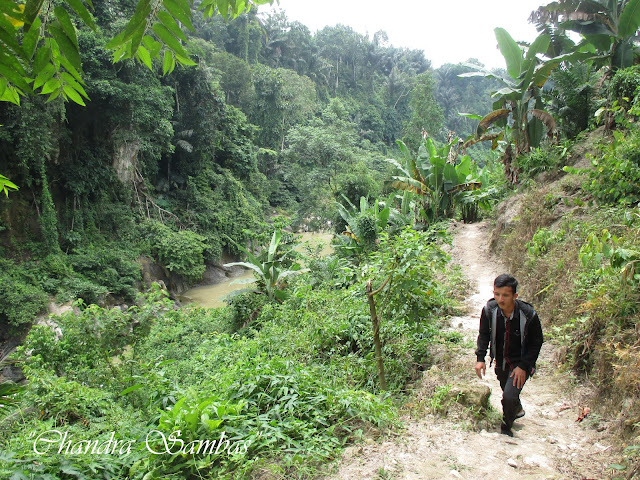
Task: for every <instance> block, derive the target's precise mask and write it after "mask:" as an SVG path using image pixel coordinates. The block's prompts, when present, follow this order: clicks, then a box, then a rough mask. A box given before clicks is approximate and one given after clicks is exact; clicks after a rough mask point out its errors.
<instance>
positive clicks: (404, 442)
mask: <svg viewBox="0 0 640 480" xmlns="http://www.w3.org/2000/svg"><path fill="white" fill-rule="evenodd" d="M454 232H455V233H454V245H453V252H452V256H453V259H454V262H456V263H458V264H459V265H461V267H462V269H463V272H464V275H465V277H466V278H467V280H468V281H469V283H470V286H469V290H468V292H467V296H466V300H465V302H466V305H467V307H468V308H467V312H468V315H466V316H461V317H454V318H452V319H451V327H450V328H451V329H454V330H457V331H459V332H461V333H462V334H463V335H464V337H465V341H466V343H467V344H466V345H464V347H463V348H459V349H458V350H456V351H455V353H454V354H451V353H449V354H448V355H449V356H448V357H447V358H446V362H445V365H447V367H443V366H442V365H443V363H442V358H440V361H439V362H438V363H439V364H440V367H433V368H432V369H431V370H429V371H428V372H425V374H424V377H423V379H422V382H420V383H419V384H418V385H416V397H417V400H416V402H419V401H420V396H421V393H420V392H421V389H422V390H424V389H425V385H428V384H429V383H430V382H432V383H433V381H434V378H435V379H437V380H438V381H440V382H444V383H452V384H456V385H477V386H479V387H480V389H481V390H482V386H487V387H489V388H490V389H491V395H490V399H489V400H490V402H491V404H492V406H493V407H494V408H495V409H496V410H497V411H499V412H501V411H502V410H501V405H500V399H501V396H502V392H501V390H500V386H499V384H498V381H497V379H496V378H495V374H494V373H493V369H489V368H487V376H486V377H485V378H484V379H482V380H481V379H479V378H477V376H476V374H475V371H474V370H473V367H474V364H475V355H474V354H473V350H474V347H472V346H470V343H469V342H470V341H472V342H473V343H474V344H475V339H476V336H477V328H478V318H479V313H480V310H481V309H482V306H483V305H484V304H485V303H486V301H487V300H488V299H489V298H491V297H492V296H493V295H492V291H493V279H494V278H495V277H496V276H497V275H499V274H500V273H504V271H506V270H505V269H504V267H503V266H502V265H500V264H499V262H498V261H497V260H496V259H495V258H492V257H491V255H490V253H489V249H488V239H489V236H490V234H491V231H490V228H489V226H488V224H486V223H484V222H483V223H478V224H471V225H465V224H457V225H456V227H455V228H454ZM524 300H526V299H524ZM542 321H543V328H544V319H542ZM553 353H554V346H553V345H552V343H551V341H550V339H549V337H548V336H547V338H546V341H545V344H544V346H543V349H542V352H541V355H540V358H539V360H538V372H537V373H536V375H535V376H534V377H533V378H532V379H530V380H529V381H527V384H526V386H525V388H524V390H523V393H522V397H521V399H522V404H523V406H524V408H525V410H526V416H525V417H524V418H522V419H519V420H517V421H516V424H515V425H514V437H513V438H511V437H508V436H505V435H501V434H500V433H499V415H497V414H496V415H495V416H496V422H494V423H492V424H491V426H488V427H487V428H486V429H483V430H481V431H476V429H473V428H471V427H470V426H469V422H466V423H465V422H464V421H462V422H461V421H460V417H459V416H457V415H455V413H453V414H450V415H449V414H448V415H445V416H443V415H438V414H430V413H424V414H423V415H418V414H416V411H417V410H416V409H415V408H408V409H407V410H408V411H409V412H411V413H407V414H406V415H405V417H404V418H403V421H404V424H405V429H404V430H403V431H401V432H399V433H398V434H397V435H396V436H393V435H390V436H387V437H385V438H383V439H380V440H378V441H373V440H369V441H368V442H365V443H362V444H359V445H355V446H353V447H350V448H349V449H347V450H346V451H345V454H344V455H343V458H342V460H341V461H340V463H339V465H338V467H337V472H336V473H335V474H334V475H332V476H331V477H329V478H330V479H331V480H339V479H340V480H341V479H345V480H347V479H349V480H352V479H376V480H378V479H422V480H426V479H447V478H452V479H453V478H457V479H468V480H489V479H491V480H508V479H577V480H581V479H604V478H610V475H609V472H611V470H608V468H607V467H608V465H609V464H611V463H614V456H613V455H614V452H613V450H614V446H613V439H612V438H611V434H610V433H609V432H608V428H607V424H606V423H604V422H603V420H602V419H601V418H598V417H597V415H594V414H591V415H589V416H587V417H586V418H585V419H584V421H582V422H577V421H576V420H577V418H578V416H579V413H580V412H581V411H583V409H584V407H588V403H586V400H585V399H586V398H588V396H587V393H588V391H587V389H586V387H578V386H576V385H573V384H572V381H571V378H570V376H569V374H568V373H562V372H561V371H559V369H558V368H557V366H556V365H555V363H554V361H553ZM485 390H486V389H485ZM429 397H430V394H424V398H429Z"/></svg>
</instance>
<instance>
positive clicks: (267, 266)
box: [223, 229, 309, 303]
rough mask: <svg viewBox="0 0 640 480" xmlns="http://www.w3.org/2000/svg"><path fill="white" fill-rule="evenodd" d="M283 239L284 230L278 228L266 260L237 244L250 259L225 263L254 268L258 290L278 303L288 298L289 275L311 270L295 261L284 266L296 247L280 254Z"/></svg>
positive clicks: (274, 233) (226, 264)
mask: <svg viewBox="0 0 640 480" xmlns="http://www.w3.org/2000/svg"><path fill="white" fill-rule="evenodd" d="M281 239H282V232H281V231H280V230H279V229H276V230H275V231H274V232H273V235H272V237H271V243H270V244H269V249H268V250H267V256H266V260H264V261H263V260H261V259H260V258H259V257H258V256H256V255H254V254H253V253H251V251H249V250H248V249H246V248H245V247H243V246H242V245H238V244H236V246H237V247H238V249H240V250H241V251H243V252H244V253H245V254H246V255H247V258H248V261H247V262H231V263H225V264H224V265H223V266H225V267H232V266H235V265H238V266H241V267H245V268H249V269H251V270H253V273H254V275H255V276H256V279H257V281H258V290H259V291H260V292H261V293H264V294H265V295H267V296H268V297H269V298H270V299H271V300H275V301H277V302H278V303H282V302H283V301H284V300H286V299H287V298H288V293H287V292H286V291H285V290H284V289H285V287H286V281H285V280H286V279H287V277H290V276H292V275H300V274H301V273H305V272H308V271H309V269H308V268H301V266H300V264H298V263H293V264H292V265H291V266H289V267H288V268H287V267H285V266H284V265H285V264H286V263H287V260H288V258H287V257H288V256H289V255H291V254H292V252H293V251H294V250H295V247H293V248H291V249H289V250H287V251H286V252H285V253H283V254H280V253H279V252H278V246H279V245H280V240H281Z"/></svg>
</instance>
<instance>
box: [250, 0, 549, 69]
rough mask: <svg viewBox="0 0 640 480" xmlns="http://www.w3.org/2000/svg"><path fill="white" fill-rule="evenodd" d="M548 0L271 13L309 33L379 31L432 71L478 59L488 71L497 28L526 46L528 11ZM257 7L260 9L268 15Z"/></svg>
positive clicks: (355, 1) (312, 7)
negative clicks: (418, 55) (419, 54)
mask: <svg viewBox="0 0 640 480" xmlns="http://www.w3.org/2000/svg"><path fill="white" fill-rule="evenodd" d="M549 1H550V0H548V1H545V0H485V1H481V0H404V1H401V0H384V1H382V0H313V1H312V0H280V5H279V6H278V5H275V3H274V7H271V8H275V9H281V10H284V11H285V13H286V14H287V17H288V18H289V20H298V21H299V22H301V23H303V24H304V25H306V26H307V27H309V29H310V30H311V32H312V33H315V32H316V31H317V30H320V29H322V28H323V27H325V26H327V25H330V26H334V25H337V24H339V23H341V24H343V25H347V26H350V27H352V28H353V29H354V30H356V31H357V32H360V33H362V34H367V33H368V34H369V38H372V37H373V34H374V33H375V32H377V31H379V30H384V31H385V32H387V35H388V36H389V43H390V44H391V45H393V46H395V47H407V48H412V49H420V50H424V53H425V57H426V58H427V59H429V60H431V62H432V64H433V66H434V67H436V68H437V67H439V66H440V65H442V64H443V63H458V62H464V61H465V60H467V59H469V58H477V59H479V60H480V61H481V62H482V63H484V64H485V65H486V66H488V67H491V68H493V67H501V68H504V66H505V65H504V59H503V58H502V56H501V55H500V51H499V50H498V49H497V44H496V39H495V34H494V32H493V29H494V28H496V27H503V28H505V29H506V30H507V31H508V32H509V33H510V34H511V36H512V37H513V38H514V40H516V41H518V40H524V41H528V42H531V41H532V40H533V39H534V38H535V37H536V36H537V33H536V29H535V28H534V26H533V25H531V24H530V23H528V20H527V19H528V18H529V15H530V13H531V12H532V11H533V10H535V9H536V8H538V7H539V6H540V5H546V4H547V3H549ZM269 10H270V8H269V7H265V6H263V7H260V11H265V12H267V11H269Z"/></svg>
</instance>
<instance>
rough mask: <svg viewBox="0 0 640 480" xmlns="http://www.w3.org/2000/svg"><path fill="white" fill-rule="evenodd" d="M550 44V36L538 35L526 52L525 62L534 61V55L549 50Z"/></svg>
mask: <svg viewBox="0 0 640 480" xmlns="http://www.w3.org/2000/svg"><path fill="white" fill-rule="evenodd" d="M550 43H551V35H547V34H546V33H544V34H542V35H538V38H536V39H535V40H534V41H533V43H532V44H531V46H530V47H529V50H527V55H526V59H527V60H535V58H536V55H538V54H539V53H545V52H546V51H547V50H548V49H549V44H550Z"/></svg>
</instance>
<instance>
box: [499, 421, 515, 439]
mask: <svg viewBox="0 0 640 480" xmlns="http://www.w3.org/2000/svg"><path fill="white" fill-rule="evenodd" d="M500 433H501V434H502V435H508V436H509V437H513V432H512V431H511V429H510V428H509V427H507V426H506V425H505V424H504V423H503V424H501V425H500Z"/></svg>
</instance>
